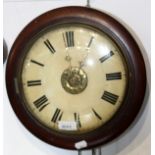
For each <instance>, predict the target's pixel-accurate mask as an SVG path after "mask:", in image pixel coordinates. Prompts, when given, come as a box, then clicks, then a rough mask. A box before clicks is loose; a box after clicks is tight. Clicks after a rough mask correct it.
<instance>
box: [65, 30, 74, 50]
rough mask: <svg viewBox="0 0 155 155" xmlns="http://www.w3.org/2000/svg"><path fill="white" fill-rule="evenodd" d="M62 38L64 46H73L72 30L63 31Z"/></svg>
mask: <svg viewBox="0 0 155 155" xmlns="http://www.w3.org/2000/svg"><path fill="white" fill-rule="evenodd" d="M63 39H64V42H65V46H66V47H74V32H73V31H68V32H65V33H63Z"/></svg>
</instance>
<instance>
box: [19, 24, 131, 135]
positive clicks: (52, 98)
mask: <svg viewBox="0 0 155 155" xmlns="http://www.w3.org/2000/svg"><path fill="white" fill-rule="evenodd" d="M26 50H27V51H26V53H27V54H26V56H25V58H24V61H23V65H22V72H21V82H22V90H23V92H22V93H23V96H24V98H25V105H26V108H27V109H28V110H29V112H30V113H31V114H32V116H33V117H34V118H35V119H36V120H37V121H39V122H40V123H41V124H43V125H44V126H46V127H48V128H49V129H51V130H55V131H58V132H62V133H63V132H66V133H71V134H81V133H86V132H89V131H92V130H94V129H97V128H99V127H100V126H102V125H104V124H105V123H106V122H107V121H109V120H110V119H111V118H112V117H113V116H114V115H115V114H116V112H117V111H118V109H119V108H120V106H121V104H122V103H123V99H124V96H125V93H126V87H127V83H128V78H127V77H128V71H127V70H128V69H127V65H126V62H125V59H124V56H123V54H122V52H121V50H120V49H119V47H118V46H117V44H116V43H115V42H114V41H113V40H112V39H111V38H110V37H109V36H107V35H106V34H105V33H103V32H101V31H100V30H98V29H96V28H93V27H90V26H87V25H83V24H73V23H72V24H64V25H59V26H56V27H51V28H48V30H44V31H42V32H41V33H40V34H39V35H37V37H35V38H34V39H33V42H32V43H31V45H30V46H29V47H28V48H27V49H26Z"/></svg>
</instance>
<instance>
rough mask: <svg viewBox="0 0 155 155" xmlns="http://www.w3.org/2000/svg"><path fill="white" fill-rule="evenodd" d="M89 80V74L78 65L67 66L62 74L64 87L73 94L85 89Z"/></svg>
mask: <svg viewBox="0 0 155 155" xmlns="http://www.w3.org/2000/svg"><path fill="white" fill-rule="evenodd" d="M87 82H88V79H87V74H86V73H85V72H84V70H82V69H81V68H78V67H71V68H67V69H66V70H64V72H63V73H62V76H61V84H62V87H63V88H64V89H65V90H66V91H67V92H68V93H71V94H79V93H81V92H82V91H84V89H85V88H86V86H87Z"/></svg>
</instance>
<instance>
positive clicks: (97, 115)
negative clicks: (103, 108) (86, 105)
mask: <svg viewBox="0 0 155 155" xmlns="http://www.w3.org/2000/svg"><path fill="white" fill-rule="evenodd" d="M92 111H93V113H94V114H95V116H96V117H97V118H98V119H99V120H102V117H101V116H100V115H99V114H98V113H97V112H96V111H95V110H94V109H93V108H92Z"/></svg>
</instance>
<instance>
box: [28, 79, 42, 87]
mask: <svg viewBox="0 0 155 155" xmlns="http://www.w3.org/2000/svg"><path fill="white" fill-rule="evenodd" d="M39 85H41V80H31V81H27V86H28V87H31V86H39Z"/></svg>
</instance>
